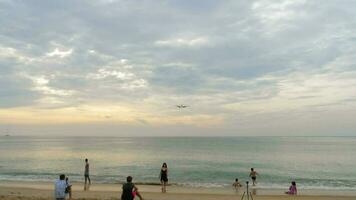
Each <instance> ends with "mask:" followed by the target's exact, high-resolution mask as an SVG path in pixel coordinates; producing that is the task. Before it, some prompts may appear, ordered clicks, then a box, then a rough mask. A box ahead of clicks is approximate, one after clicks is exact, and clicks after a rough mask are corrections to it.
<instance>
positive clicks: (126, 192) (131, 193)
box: [121, 176, 143, 200]
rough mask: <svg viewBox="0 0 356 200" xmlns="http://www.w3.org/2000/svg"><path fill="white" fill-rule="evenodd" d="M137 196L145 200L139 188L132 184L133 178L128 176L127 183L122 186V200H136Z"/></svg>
mask: <svg viewBox="0 0 356 200" xmlns="http://www.w3.org/2000/svg"><path fill="white" fill-rule="evenodd" d="M136 196H138V197H139V198H140V200H143V198H142V196H141V194H140V193H139V192H138V188H137V187H136V186H135V184H133V183H132V176H128V177H127V178H126V183H125V184H123V185H122V194H121V200H134V199H135V197H136Z"/></svg>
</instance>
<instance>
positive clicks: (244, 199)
mask: <svg viewBox="0 0 356 200" xmlns="http://www.w3.org/2000/svg"><path fill="white" fill-rule="evenodd" d="M250 199H251V200H253V197H252V193H251V192H250V191H249V190H248V181H246V192H244V193H243V194H242V197H241V200H250Z"/></svg>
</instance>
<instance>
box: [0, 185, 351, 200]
mask: <svg viewBox="0 0 356 200" xmlns="http://www.w3.org/2000/svg"><path fill="white" fill-rule="evenodd" d="M138 187H139V189H140V191H141V193H142V195H143V197H144V198H145V199H147V200H150V199H152V200H154V199H157V200H194V199H199V200H201V199H205V200H213V199H216V200H227V199H241V194H242V192H243V189H242V190H240V191H237V192H236V191H234V190H233V189H227V188H213V189H211V188H186V187H179V186H171V187H169V188H168V193H165V194H162V193H161V192H160V186H153V185H138ZM254 192H256V195H254V199H264V200H273V199H277V200H284V199H285V200H290V199H299V200H309V199H310V200H311V199H313V200H351V199H356V194H355V192H353V191H328V192H324V191H301V192H300V195H298V196H288V195H284V194H283V193H282V192H283V191H280V190H258V189H257V190H255V191H254ZM120 194H121V185H120V184H93V185H92V186H91V188H90V190H89V191H83V187H82V184H80V183H74V184H73V199H119V197H120ZM0 199H1V200H5V199H6V200H35V199H53V184H51V183H49V182H47V183H42V182H4V181H2V182H0Z"/></svg>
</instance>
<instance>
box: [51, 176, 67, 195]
mask: <svg viewBox="0 0 356 200" xmlns="http://www.w3.org/2000/svg"><path fill="white" fill-rule="evenodd" d="M64 179H65V175H64V174H61V175H59V180H56V182H55V183H54V197H55V198H56V200H64V199H65V198H66V188H67V184H66V181H65V180H64Z"/></svg>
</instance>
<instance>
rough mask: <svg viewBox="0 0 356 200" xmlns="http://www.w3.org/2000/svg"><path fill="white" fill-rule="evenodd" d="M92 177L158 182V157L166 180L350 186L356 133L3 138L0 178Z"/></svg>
mask: <svg viewBox="0 0 356 200" xmlns="http://www.w3.org/2000/svg"><path fill="white" fill-rule="evenodd" d="M85 158H88V159H89V163H90V175H91V179H92V182H93V183H121V182H124V181H125V177H126V176H128V175H131V176H133V177H134V181H135V182H136V183H142V184H158V183H159V172H160V168H161V165H162V163H163V162H166V163H167V164H168V169H169V175H168V176H169V177H168V178H169V182H170V183H171V184H176V185H181V186H189V187H231V184H232V183H233V181H234V179H235V178H239V180H240V182H242V183H245V181H248V180H249V177H248V175H249V172H250V168H251V167H253V168H255V169H256V171H257V172H258V173H259V176H258V178H257V182H258V184H257V188H266V189H268V188H275V189H285V188H287V187H288V186H289V184H290V182H291V181H293V180H295V181H296V182H297V185H298V188H299V189H303V188H305V189H318V190H323V189H325V190H328V189H337V190H355V189H356V137H137V138H121V137H58V138H53V137H19V136H10V137H5V136H4V137H0V181H7V180H11V181H53V180H55V179H56V178H57V177H58V175H59V174H61V173H64V174H66V175H67V176H69V179H70V180H71V181H74V182H75V181H83V179H84V177H83V174H84V164H85V163H84V159H85Z"/></svg>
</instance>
